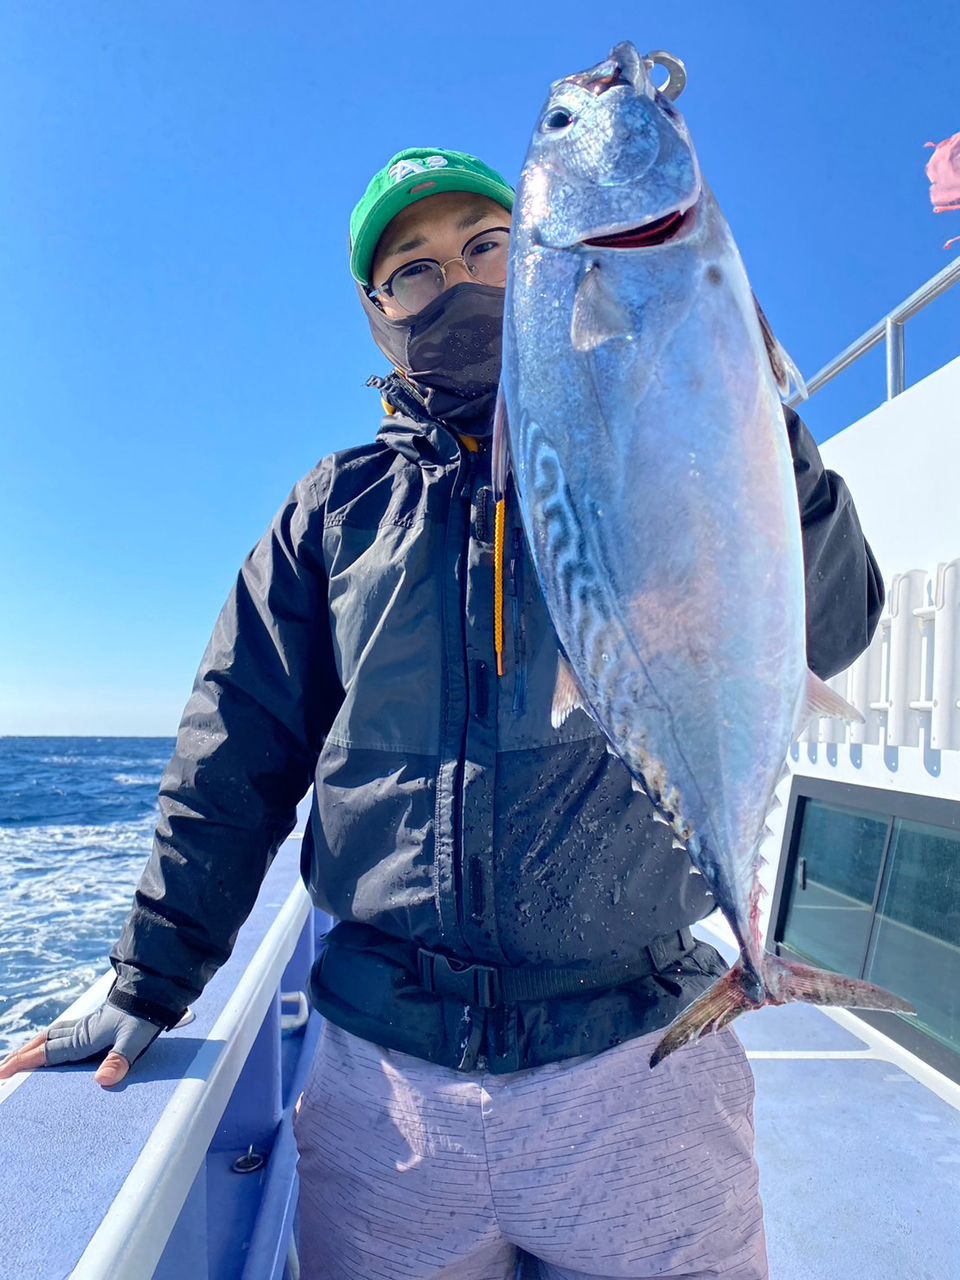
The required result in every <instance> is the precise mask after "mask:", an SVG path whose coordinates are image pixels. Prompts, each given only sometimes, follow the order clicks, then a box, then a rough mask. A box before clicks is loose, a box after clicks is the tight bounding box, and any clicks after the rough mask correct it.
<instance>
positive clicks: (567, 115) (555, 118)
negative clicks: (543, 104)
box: [540, 107, 573, 133]
mask: <svg viewBox="0 0 960 1280" xmlns="http://www.w3.org/2000/svg"><path fill="white" fill-rule="evenodd" d="M568 124H573V113H572V112H570V111H568V110H567V108H566V107H554V108H553V110H552V111H548V112H547V114H546V115H545V116H544V117H543V121H542V123H541V126H540V127H541V128H542V129H543V131H544V132H545V133H553V132H554V131H555V130H557V129H566V127H567V125H568Z"/></svg>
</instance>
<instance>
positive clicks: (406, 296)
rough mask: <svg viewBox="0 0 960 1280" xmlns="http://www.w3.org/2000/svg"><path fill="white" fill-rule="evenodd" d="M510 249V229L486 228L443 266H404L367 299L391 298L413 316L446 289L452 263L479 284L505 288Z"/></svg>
mask: <svg viewBox="0 0 960 1280" xmlns="http://www.w3.org/2000/svg"><path fill="white" fill-rule="evenodd" d="M509 248H510V228H509V227H488V228H487V230H486V231H480V232H478V233H477V234H476V235H475V236H471V238H470V239H469V240H468V241H467V243H466V244H465V245H464V246H463V248H462V249H461V250H460V254H459V256H458V257H456V258H448V259H447V261H446V262H437V261H436V260H435V259H433V258H418V259H417V260H416V261H415V262H405V263H404V264H403V266H402V267H397V269H396V271H394V272H393V274H392V275H390V276H388V277H387V279H386V280H385V281H384V282H383V284H382V285H380V286H379V287H378V288H376V289H371V290H370V292H369V295H368V296H369V297H370V298H372V299H373V301H374V302H376V301H377V300H378V299H379V298H380V297H381V296H383V297H385V298H392V299H393V300H394V302H396V304H397V305H398V306H399V307H402V308H403V310H404V311H406V312H408V313H409V314H410V315H416V313H417V312H418V311H422V310H423V308H424V307H425V306H427V304H428V303H430V302H432V301H433V300H434V298H439V296H440V294H441V293H443V291H444V289H446V287H447V273H446V268H447V267H448V266H449V265H450V263H451V262H462V263H463V265H464V267H466V269H467V272H468V273H469V274H470V275H471V276H472V277H473V279H474V280H476V281H477V282H478V283H479V284H493V285H502V284H506V282H507V256H508V252H509Z"/></svg>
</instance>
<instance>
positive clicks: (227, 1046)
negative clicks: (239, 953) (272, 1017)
mask: <svg viewBox="0 0 960 1280" xmlns="http://www.w3.org/2000/svg"><path fill="white" fill-rule="evenodd" d="M310 911H311V904H310V898H309V896H308V894H307V892H306V889H305V888H304V885H303V882H302V881H301V880H298V881H297V883H296V885H295V886H294V888H293V889H292V890H291V892H290V893H289V895H288V896H287V899H286V901H285V902H284V904H283V906H282V907H281V908H280V911H279V912H278V913H277V917H276V919H275V920H274V921H273V924H272V925H271V926H270V929H269V930H268V932H267V933H266V935H265V936H264V938H263V941H262V942H261V943H260V945H259V947H258V948H257V950H256V953H255V954H254V957H253V959H252V960H251V962H250V964H249V965H248V966H247V969H246V970H245V972H244V974H243V977H242V978H241V979H240V981H239V983H238V984H237V987H236V989H235V990H234V992H233V994H232V995H231V997H230V999H229V1001H228V1002H227V1004H226V1005H225V1007H224V1009H223V1012H222V1013H221V1014H220V1016H219V1017H218V1018H217V1021H216V1023H215V1024H214V1026H213V1027H212V1029H211V1031H210V1035H209V1037H208V1039H207V1041H206V1043H205V1044H204V1045H203V1046H202V1047H201V1048H200V1050H199V1051H198V1053H197V1056H196V1058H195V1059H194V1060H193V1062H191V1064H190V1075H189V1076H188V1077H186V1078H184V1079H183V1080H181V1081H180V1083H179V1084H178V1085H177V1088H176V1090H175V1092H174V1094H173V1096H172V1098H171V1099H170V1101H169V1103H168V1104H167V1106H166V1108H165V1109H164V1111H163V1114H162V1115H161V1116H160V1118H159V1120H158V1121H157V1124H156V1126H155V1127H154V1130H153V1133H152V1134H151V1136H150V1140H149V1142H148V1143H147V1145H146V1146H145V1147H144V1149H143V1151H142V1152H141V1154H140V1157H139V1158H138V1160H137V1162H136V1164H135V1165H134V1166H133V1168H132V1169H131V1170H130V1173H129V1174H128V1175H127V1178H126V1181H125V1182H124V1184H123V1186H122V1187H121V1188H120V1190H119V1192H118V1193H117V1196H116V1198H115V1199H114V1201H113V1204H112V1205H111V1206H110V1208H109V1209H108V1210H107V1212H106V1214H105V1215H104V1218H103V1220H102V1222H101V1223H100V1226H99V1227H98V1228H97V1230H96V1232H95V1233H94V1235H93V1237H92V1238H91V1240H90V1243H89V1244H88V1245H87V1247H86V1249H85V1250H84V1252H83V1255H82V1257H81V1258H80V1261H79V1262H78V1263H77V1265H76V1267H75V1268H74V1270H73V1271H72V1273H71V1280H103V1277H104V1276H109V1277H110V1280H143V1278H144V1276H151V1275H153V1273H154V1271H155V1269H156V1266H157V1263H158V1262H159V1260H160V1257H161V1255H162V1253H163V1250H164V1247H165V1246H166V1243H167V1240H168V1239H169V1237H170V1233H171V1232H172V1230H173V1228H174V1226H175V1225H176V1222H177V1218H178V1217H179V1214H180V1210H181V1209H182V1208H183V1205H184V1202H185V1201H186V1198H187V1195H188V1194H189V1191H190V1188H191V1187H192V1186H193V1182H194V1179H195V1178H196V1175H197V1172H198V1170H199V1169H200V1166H201V1165H202V1164H203V1161H204V1158H205V1156H206V1154H207V1149H208V1147H209V1146H210V1143H211V1141H212V1139H213V1137H214V1134H215V1133H216V1131H217V1126H218V1125H219V1123H220V1119H221V1117H222V1116H223V1113H224V1110H225V1109H226V1106H227V1103H228V1102H229V1100H230V1096H231V1094H232V1093H233V1087H234V1085H235V1084H236V1082H237V1080H238V1078H239V1076H240V1072H241V1071H242V1070H243V1065H244V1063H245V1062H246V1060H247V1056H248V1054H249V1052H250V1049H251V1046H252V1045H253V1042H254V1040H255V1039H256V1037H257V1034H258V1033H259V1031H260V1027H261V1025H262V1023H263V1020H264V1017H265V1016H266V1013H267V1009H268V1008H269V1006H270V1002H271V1001H272V999H273V997H274V995H275V994H276V991H277V988H278V987H279V985H280V982H281V980H282V977H283V972H284V969H285V968H286V965H287V962H288V961H289V959H290V957H291V955H292V954H293V952H294V949H295V947H296V945H297V940H298V939H299V937H300V934H301V932H302V930H303V927H304V924H305V923H306V921H307V918H308V916H309V915H310Z"/></svg>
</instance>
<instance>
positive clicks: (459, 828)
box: [453, 445, 474, 937]
mask: <svg viewBox="0 0 960 1280" xmlns="http://www.w3.org/2000/svg"><path fill="white" fill-rule="evenodd" d="M460 457H461V464H460V465H461V472H460V475H459V476H458V481H459V482H460V484H461V488H460V493H459V495H458V496H459V498H460V501H461V503H463V505H464V507H466V521H465V526H466V536H465V537H464V539H463V542H462V543H461V553H462V555H463V562H462V580H461V583H460V661H461V663H462V665H463V674H464V682H465V684H466V689H467V699H466V707H465V709H464V717H463V727H462V730H461V734H460V749H459V756H458V759H457V767H456V772H455V774H454V784H453V891H454V893H455V895H456V899H457V925H458V926H459V928H460V931H461V937H462V936H463V929H464V925H465V918H466V910H465V908H466V903H465V901H464V890H465V885H466V876H465V870H466V868H465V867H464V847H463V845H464V841H463V783H464V771H465V765H466V756H467V734H468V732H469V728H470V715H471V712H472V708H471V705H470V701H471V698H470V662H469V659H468V656H467V576H468V570H469V559H470V504H471V502H472V500H473V461H474V457H473V454H472V453H470V452H468V450H466V449H465V448H464V446H463V445H460Z"/></svg>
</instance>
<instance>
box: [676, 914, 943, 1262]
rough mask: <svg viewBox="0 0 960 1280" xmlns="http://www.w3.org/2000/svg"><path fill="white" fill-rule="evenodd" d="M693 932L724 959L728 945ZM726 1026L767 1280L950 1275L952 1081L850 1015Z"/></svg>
mask: <svg viewBox="0 0 960 1280" xmlns="http://www.w3.org/2000/svg"><path fill="white" fill-rule="evenodd" d="M697 933H698V934H700V936H702V937H703V938H704V939H706V940H707V941H709V942H711V943H712V944H713V945H714V946H716V947H717V948H718V950H720V951H721V952H722V953H723V954H724V956H725V957H726V958H727V959H732V957H733V950H732V948H730V947H729V946H728V945H726V944H725V943H724V942H722V941H721V940H719V939H718V938H717V936H716V935H714V934H713V932H712V931H710V930H708V929H707V928H706V927H705V926H704V925H701V926H700V927H699V928H698V929H697ZM837 1017H839V1018H840V1019H841V1020H842V1022H843V1023H844V1024H846V1025H841V1022H838V1021H837V1020H836V1018H835V1017H832V1016H831V1015H829V1014H827V1013H825V1012H824V1011H822V1010H820V1009H816V1008H813V1007H811V1006H809V1005H789V1006H785V1007H784V1008H780V1009H763V1010H761V1011H760V1012H759V1013H752V1014H749V1015H748V1016H745V1017H743V1018H741V1019H739V1020H738V1022H737V1023H736V1026H735V1028H734V1029H735V1030H736V1032H737V1034H738V1035H739V1037H740V1039H741V1041H742V1042H743V1045H744V1047H745V1049H746V1050H747V1054H748V1057H749V1058H750V1061H751V1066H752V1067H753V1072H754V1076H755V1078H756V1082H757V1104H756V1127H757V1157H758V1161H759V1164H760V1174H761V1193H762V1196H763V1203H764V1211H765V1219H766V1226H767V1242H768V1249H769V1257H770V1276H771V1280H841V1278H843V1280H846V1277H856V1278H857V1280H960V1086H957V1085H953V1084H952V1083H951V1082H949V1081H946V1080H944V1078H943V1077H942V1076H936V1075H935V1073H932V1072H929V1073H928V1072H927V1071H926V1070H925V1068H924V1066H923V1065H922V1064H917V1068H916V1069H917V1072H918V1074H919V1075H920V1076H921V1077H923V1079H922V1080H919V1079H916V1078H914V1076H913V1075H911V1074H910V1073H909V1071H908V1070H906V1069H904V1067H905V1065H907V1063H908V1061H913V1062H915V1061H916V1060H915V1059H912V1060H911V1059H910V1058H909V1055H905V1054H903V1052H902V1051H900V1050H898V1049H897V1048H896V1046H893V1045H892V1044H891V1043H890V1042H889V1041H887V1040H886V1038H885V1037H883V1036H880V1035H878V1034H877V1033H875V1032H874V1031H873V1030H872V1028H870V1027H868V1026H866V1025H865V1024H864V1023H862V1022H858V1021H856V1020H855V1019H853V1018H851V1017H850V1016H849V1015H847V1014H844V1013H839V1014H838V1015H837Z"/></svg>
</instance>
